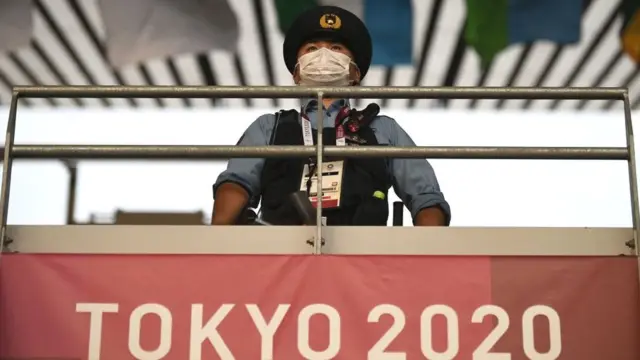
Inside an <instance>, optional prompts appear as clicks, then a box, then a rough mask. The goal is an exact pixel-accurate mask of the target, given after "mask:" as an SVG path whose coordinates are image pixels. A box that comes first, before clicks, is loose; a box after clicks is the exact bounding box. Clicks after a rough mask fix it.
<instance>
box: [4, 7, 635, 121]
mask: <svg viewBox="0 0 640 360" xmlns="http://www.w3.org/2000/svg"><path fill="white" fill-rule="evenodd" d="M620 2H621V0H590V1H589V0H585V6H586V10H585V12H584V16H583V24H582V26H583V35H582V38H583V39H582V41H581V43H580V44H578V45H574V46H560V45H555V44H551V43H549V42H544V41H540V42H536V43H534V44H522V45H516V46H512V47H510V48H509V49H507V50H505V51H503V52H502V53H501V54H499V55H498V57H497V58H496V59H495V61H494V62H493V64H492V66H490V67H489V68H488V69H487V71H484V72H482V71H481V70H480V68H479V60H478V56H477V55H476V54H475V52H474V51H473V50H472V49H471V48H469V47H468V46H466V45H465V43H464V39H463V35H464V33H463V31H464V21H465V17H466V14H465V12H466V6H465V1H464V0H446V1H445V0H414V19H415V21H414V28H415V37H414V44H415V51H414V53H415V54H414V60H415V61H414V66H397V67H391V68H384V67H377V66H376V67H372V68H371V70H370V72H369V75H368V76H367V78H366V79H365V82H364V84H365V85H369V86H380V85H386V86H409V85H413V86H608V87H612V86H623V87H628V88H629V89H630V93H631V102H632V105H633V107H634V109H640V66H639V65H637V64H634V63H633V62H632V61H631V59H630V58H629V57H628V56H627V55H626V54H624V53H622V51H621V49H620V44H619V38H618V35H619V31H620V27H621V24H622V18H621V16H620V15H619V14H618V12H617V9H618V6H619V3H620ZM230 5H231V7H232V9H233V10H234V11H235V13H236V15H237V17H238V20H239V24H240V41H239V46H238V52H237V53H235V54H234V53H229V52H225V51H210V52H208V53H202V54H185V55H180V56H175V57H173V58H170V59H164V60H154V61H149V62H146V63H144V64H139V65H136V66H127V67H124V68H121V69H114V68H113V67H112V66H110V65H109V63H108V61H107V58H106V55H105V50H104V48H103V45H102V44H103V39H104V37H105V30H104V25H103V24H102V19H101V17H100V14H99V9H98V5H97V0H34V14H35V16H34V27H35V29H34V35H35V36H34V39H33V41H32V43H31V46H30V47H29V48H26V49H22V50H19V51H15V52H9V53H6V52H5V53H0V104H3V105H6V104H8V102H9V99H10V88H11V86H13V85H30V84H46V85H51V84H85V85H89V84H101V85H109V84H126V85H146V84H149V85H204V84H209V85H292V84H293V83H292V80H291V76H290V74H289V72H288V71H287V69H286V67H285V65H284V62H283V61H282V52H281V44H282V41H283V38H282V35H281V34H280V33H279V31H278V27H277V21H276V13H275V8H274V5H273V1H272V0H233V1H230ZM372 101H380V100H375V99H374V100H372ZM367 102H368V101H364V100H363V101H359V102H358V105H359V106H363V105H365V104H366V103H367ZM22 103H23V104H24V105H25V106H36V107H68V106H73V107H153V108H158V107H162V108H164V107H167V108H180V107H189V108H191V107H193V108H207V107H212V106H229V107H236V108H246V107H259V108H266V107H285V108H291V107H296V106H297V101H296V100H291V99H281V100H269V99H224V100H215V99H210V100H208V99H157V100H156V99H128V100H125V99H24V100H22ZM381 103H382V104H383V105H385V106H389V107H393V108H417V109H419V108H422V109H428V108H436V107H447V108H453V109H486V110H489V109H513V110H524V109H536V110H563V111H572V110H617V111H619V110H620V109H621V103H620V102H613V101H575V100H562V101H551V100H533V101H526V100H506V101H503V100H450V101H446V102H441V101H435V100H406V99H397V100H396V99H393V100H385V101H381Z"/></svg>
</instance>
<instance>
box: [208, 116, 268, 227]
mask: <svg viewBox="0 0 640 360" xmlns="http://www.w3.org/2000/svg"><path fill="white" fill-rule="evenodd" d="M273 123H274V116H273V115H269V114H268V115H263V116H261V117H259V118H258V119H257V120H256V121H254V122H253V123H252V124H251V125H250V126H249V128H247V130H246V131H245V132H244V134H243V135H242V137H241V138H240V141H238V144H237V145H241V146H262V145H267V144H268V142H269V137H270V132H271V131H272V129H273ZM263 166H264V159H256V158H254V159H245V158H236V159H231V160H229V164H228V165H227V170H225V171H224V172H222V173H221V174H220V176H218V179H217V180H216V183H215V184H214V185H213V197H214V202H213V217H212V218H211V224H212V225H233V224H235V222H236V220H237V218H238V216H239V215H240V213H241V212H242V210H243V209H244V208H245V207H246V206H247V205H248V203H249V200H250V199H252V198H253V197H254V196H258V195H259V194H260V175H261V173H262V167H263Z"/></svg>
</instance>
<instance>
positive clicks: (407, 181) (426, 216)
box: [379, 117, 451, 226]
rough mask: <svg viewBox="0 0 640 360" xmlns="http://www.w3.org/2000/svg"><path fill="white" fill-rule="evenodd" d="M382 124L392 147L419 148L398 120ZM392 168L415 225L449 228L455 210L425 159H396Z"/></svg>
mask: <svg viewBox="0 0 640 360" xmlns="http://www.w3.org/2000/svg"><path fill="white" fill-rule="evenodd" d="M380 120H382V121H380ZM380 120H379V124H380V125H381V127H382V128H384V129H386V130H387V131H386V132H388V136H389V143H390V145H393V146H416V144H415V143H414V142H413V140H412V139H411V137H410V136H409V135H408V134H407V133H406V131H404V129H402V127H400V125H399V124H398V123H397V122H396V121H395V120H393V119H391V118H388V117H383V118H382V119H380ZM390 167H391V169H390V170H391V174H392V176H393V188H394V190H395V192H396V194H397V195H398V197H399V198H400V199H402V201H403V202H404V204H405V206H406V207H407V208H408V209H409V210H410V211H411V216H412V218H413V223H414V225H416V226H448V225H449V222H450V220H451V210H450V208H449V204H448V203H447V201H446V200H445V198H444V195H443V194H442V192H441V191H440V185H439V184H438V179H437V178H436V174H435V172H434V171H433V168H432V167H431V164H429V162H428V161H427V160H425V159H392V160H391V161H390Z"/></svg>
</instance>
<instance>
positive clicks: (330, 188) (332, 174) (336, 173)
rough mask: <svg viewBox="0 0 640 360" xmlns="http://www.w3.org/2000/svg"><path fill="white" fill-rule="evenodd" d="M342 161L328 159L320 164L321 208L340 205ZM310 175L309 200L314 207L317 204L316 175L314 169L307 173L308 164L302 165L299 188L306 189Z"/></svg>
mask: <svg viewBox="0 0 640 360" xmlns="http://www.w3.org/2000/svg"><path fill="white" fill-rule="evenodd" d="M343 171H344V161H342V160H340V161H330V162H326V163H323V164H322V208H323V209H324V208H337V207H340V193H341V192H342V175H343ZM310 176H311V187H310V189H309V200H310V201H311V204H312V205H313V206H314V207H317V206H318V205H317V204H318V197H317V194H318V176H317V175H316V171H314V173H313V174H309V165H305V166H304V170H303V171H302V181H301V183H300V190H301V191H305V192H306V191H307V183H308V182H309V178H310Z"/></svg>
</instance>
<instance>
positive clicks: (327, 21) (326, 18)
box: [320, 14, 342, 30]
mask: <svg viewBox="0 0 640 360" xmlns="http://www.w3.org/2000/svg"><path fill="white" fill-rule="evenodd" d="M341 26H342V20H340V18H339V17H338V15H335V14H324V15H322V17H321V18H320V27H322V28H323V29H333V30H338V29H340V27H341Z"/></svg>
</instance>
